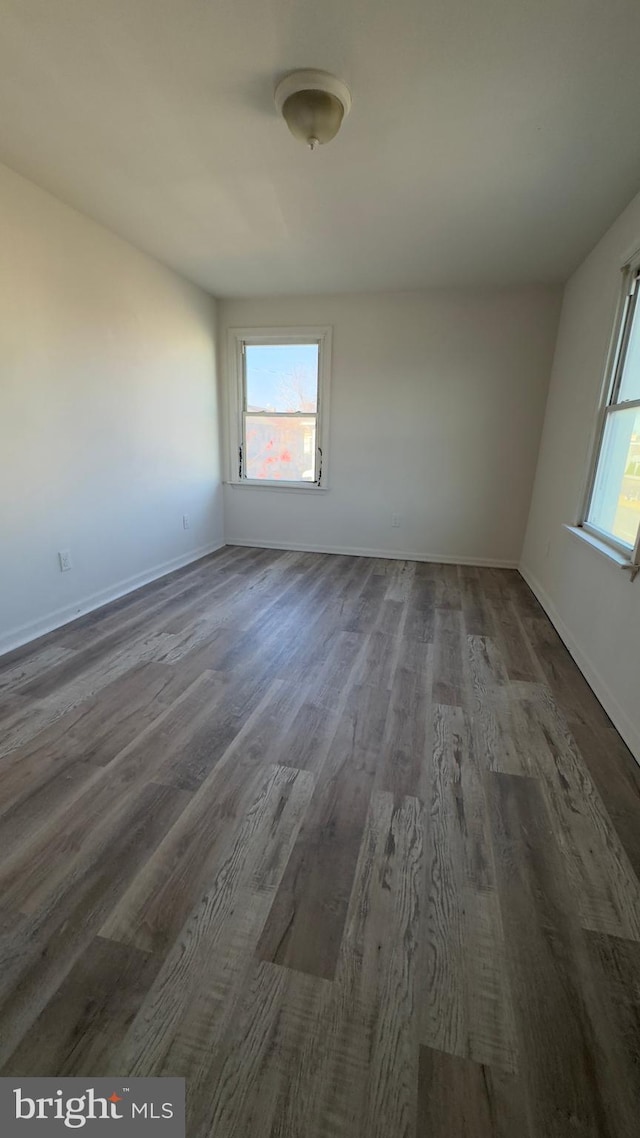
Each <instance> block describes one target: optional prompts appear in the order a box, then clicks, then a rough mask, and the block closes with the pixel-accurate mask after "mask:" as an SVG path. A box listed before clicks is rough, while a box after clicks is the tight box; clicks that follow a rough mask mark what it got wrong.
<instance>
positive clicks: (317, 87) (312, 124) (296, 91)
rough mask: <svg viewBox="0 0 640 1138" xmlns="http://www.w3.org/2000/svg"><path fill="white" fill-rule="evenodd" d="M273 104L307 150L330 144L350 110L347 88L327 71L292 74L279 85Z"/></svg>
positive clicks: (294, 72)
mask: <svg viewBox="0 0 640 1138" xmlns="http://www.w3.org/2000/svg"><path fill="white" fill-rule="evenodd" d="M275 101H276V107H277V108H278V111H279V112H280V114H281V115H282V117H283V119H284V121H285V122H286V124H287V126H288V127H289V130H290V131H291V133H292V135H293V137H294V138H298V139H300V141H301V142H306V144H307V146H308V147H309V149H310V150H316V149H317V148H318V146H324V145H325V143H327V142H331V139H332V138H335V136H336V135H337V133H338V131H339V130H340V126H341V124H342V120H343V119H344V118H346V116H347V115H348V114H349V111H350V110H351V94H350V92H349V88H348V87H347V86H346V84H345V83H342V82H341V81H340V79H336V78H335V76H334V75H329V72H328V71H309V70H307V71H292V72H291V74H290V75H285V77H284V79H282V80H281V81H280V83H278V86H277V87H276V90H275Z"/></svg>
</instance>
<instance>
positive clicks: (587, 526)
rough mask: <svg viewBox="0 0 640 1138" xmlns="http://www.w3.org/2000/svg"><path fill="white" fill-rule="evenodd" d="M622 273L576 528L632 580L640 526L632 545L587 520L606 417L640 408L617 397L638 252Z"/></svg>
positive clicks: (634, 302)
mask: <svg viewBox="0 0 640 1138" xmlns="http://www.w3.org/2000/svg"><path fill="white" fill-rule="evenodd" d="M622 274H623V285H622V289H621V291H620V297H619V300H618V306H617V310H616V317H615V321H614V328H613V334H612V337H611V343H610V346H609V351H608V354H607V366H606V369H605V380H604V384H603V389H602V396H601V400H600V409H599V412H598V418H597V423H596V430H595V435H594V442H593V447H592V456H591V462H590V465H589V474H588V479H587V485H586V492H585V495H584V501H583V508H582V512H581V520H580V522H579V528H580V529H581V530H582V531H583V532H584V534H585V535H589V537H590V538H592V539H594V541H595V542H596V543H597V544H598V545H601V546H604V548H605V550H606V549H609V550H610V551H611V552H612V554H615V555H616V556H615V557H614V559H615V560H617V561H618V563H619V564H620V565H621V566H622V568H623V569H627V570H629V571H630V573H631V580H632V581H633V580H634V579H635V577H636V576H637V574H638V572H640V526H638V533H637V535H636V541H635V545H634V546H633V547H631V546H629V545H627V544H626V543H625V542H622V541H617V540H616V538H615V537H614V536H613V535H612V534H610V533H607V532H606V531H605V530H601V529H600V528H599V527H598V526H596V525H594V524H593V522H590V521H589V520H588V519H589V511H590V509H591V502H592V498H593V494H594V490H595V485H596V477H597V473H598V465H599V462H600V455H601V452H602V445H603V442H604V436H605V428H606V425H607V420H608V418H609V417H610V416H611V415H615V414H617V413H618V412H620V411H622V410H631V409H632V408H634V407H636V408H640V399H626V400H619V399H618V396H619V393H620V389H621V386H622V380H623V376H624V366H625V361H626V352H627V347H628V344H629V338H630V335H631V329H632V326H633V322H634V320H640V252H638V253H637V254H636V255H635V256H634V257H633V258H632V259H631V260H630V261H628V262H627V264H626V265H624V266H623V268H622Z"/></svg>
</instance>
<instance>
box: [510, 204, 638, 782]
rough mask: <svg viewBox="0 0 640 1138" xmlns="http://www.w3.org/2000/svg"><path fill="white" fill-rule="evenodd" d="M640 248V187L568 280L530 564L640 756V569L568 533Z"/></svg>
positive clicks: (568, 639) (529, 539)
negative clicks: (630, 569)
mask: <svg viewBox="0 0 640 1138" xmlns="http://www.w3.org/2000/svg"><path fill="white" fill-rule="evenodd" d="M638 247H640V195H639V196H638V197H637V198H635V199H634V201H633V202H632V203H631V205H630V206H629V207H628V208H627V209H626V210H625V211H624V213H623V214H622V215H621V216H620V217H619V218H618V220H617V221H616V222H615V224H614V225H613V226H612V227H611V229H610V230H609V231H608V232H607V233H606V234H605V236H604V237H603V238H602V240H601V241H600V242H599V244H598V245H597V246H596V248H595V249H594V250H593V252H592V253H591V255H590V256H589V257H588V258H587V260H586V261H585V262H584V263H583V264H582V265H581V267H580V268H579V269H578V271H577V272H576V273H575V274H574V275H573V277H572V278H571V280H570V281H569V283H568V284H567V287H566V289H565V295H564V302H563V307H562V316H561V321H560V328H559V333H558V343H557V347H556V353H555V360H554V364H553V371H552V378H551V386H550V390H549V400H548V405H547V412H546V418H545V425H544V432H543V436H542V443H541V448H540V457H539V462H538V470H537V474H536V480H535V488H534V493H533V499H532V505H531V514H530V518H529V524H528V528H527V534H526V540H525V545H524V552H523V558H522V571H523V573H524V575H525V576H526V578H527V580H528V581H529V583H530V584H531V585H532V586H533V587H534V589H535V591H536V592H537V594H538V596H539V598H540V600H541V601H542V603H543V605H544V607H545V608H546V610H547V612H548V613H549V615H550V616H551V617H552V619H553V621H554V623H555V624H556V626H557V628H558V631H559V632H560V634H561V636H562V637H563V639H564V640H565V643H566V644H567V645H568V647H569V648H570V650H571V651H572V653H573V655H574V656H575V658H576V660H577V661H578V663H579V664H580V666H581V668H582V670H583V672H584V673H585V675H586V677H587V679H588V680H589V682H590V683H591V685H592V687H593V688H594V690H595V692H596V695H597V696H598V697H599V699H600V700H601V702H602V703H603V704H604V706H605V709H606V710H607V712H608V713H609V715H610V716H611V718H612V719H613V721H614V723H615V725H616V727H617V728H618V730H619V731H620V733H621V734H622V735H623V736H624V738H625V740H626V742H627V743H628V745H629V746H630V748H631V750H632V751H633V752H634V754H635V755H636V757H637V758H638V759H639V760H640V699H639V696H640V578H638V579H637V580H636V581H635V582H634V583H633V584H631V583H630V581H629V575H628V573H625V572H623V571H622V570H621V569H620V568H619V567H618V566H616V565H615V564H614V563H613V562H612V561H610V560H608V558H606V557H604V556H603V555H602V554H600V553H598V552H596V551H595V550H593V549H591V548H589V547H588V546H586V545H585V544H584V543H583V542H582V541H580V539H578V538H576V537H574V536H573V535H572V534H570V533H568V532H567V530H566V529H565V528H564V524H565V523H569V524H573V523H575V522H576V521H577V520H578V516H579V513H580V509H581V502H582V495H583V492H584V483H585V477H586V472H587V467H588V463H589V457H590V453H591V447H592V445H593V431H594V423H595V417H596V413H597V410H598V406H599V401H600V397H601V391H602V384H603V378H604V369H605V363H606V356H607V350H608V345H609V339H610V336H611V330H612V326H613V320H614V316H615V310H616V303H617V300H618V296H619V290H620V287H621V280H620V268H621V266H622V264H623V263H624V261H625V259H626V258H628V256H629V255H630V254H631V253H632V252H633V251H634V250H635V249H637V248H638Z"/></svg>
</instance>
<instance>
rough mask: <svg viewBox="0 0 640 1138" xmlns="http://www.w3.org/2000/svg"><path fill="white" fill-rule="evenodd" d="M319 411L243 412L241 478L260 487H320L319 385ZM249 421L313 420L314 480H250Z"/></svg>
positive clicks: (318, 399)
mask: <svg viewBox="0 0 640 1138" xmlns="http://www.w3.org/2000/svg"><path fill="white" fill-rule="evenodd" d="M246 390H247V389H246V384H245V388H244V395H245V399H246ZM317 407H318V410H317V411H243V412H242V443H241V446H242V455H241V460H240V461H241V471H242V472H241V474H240V477H241V478H242V480H243V481H244V482H252V483H253V482H255V483H258V484H259V485H260V486H266V485H269V483H273V484H274V485H277V486H282V485H285V486H286V485H287V483H289V484H290V485H291V484H293V485H294V486H319V485H320V480H321V477H322V447H321V446H320V443H319V437H320V436H319V434H318V432H319V430H320V422H319V420H320V385H319V384H318V395H317ZM247 419H313V420H314V421H315V428H316V429H315V439H316V445H315V448H314V454H313V458H312V461H313V478H305V479H300V478H248V477H247V475H246V473H245V471H246V469H247V455H248V451H247Z"/></svg>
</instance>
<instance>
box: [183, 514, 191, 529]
mask: <svg viewBox="0 0 640 1138" xmlns="http://www.w3.org/2000/svg"><path fill="white" fill-rule="evenodd" d="M190 525H191V518H190V517H189V515H188V514H183V515H182V528H183V529H189V526H190Z"/></svg>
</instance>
